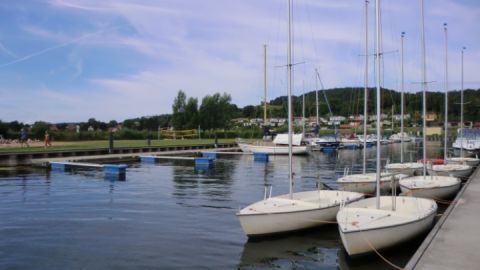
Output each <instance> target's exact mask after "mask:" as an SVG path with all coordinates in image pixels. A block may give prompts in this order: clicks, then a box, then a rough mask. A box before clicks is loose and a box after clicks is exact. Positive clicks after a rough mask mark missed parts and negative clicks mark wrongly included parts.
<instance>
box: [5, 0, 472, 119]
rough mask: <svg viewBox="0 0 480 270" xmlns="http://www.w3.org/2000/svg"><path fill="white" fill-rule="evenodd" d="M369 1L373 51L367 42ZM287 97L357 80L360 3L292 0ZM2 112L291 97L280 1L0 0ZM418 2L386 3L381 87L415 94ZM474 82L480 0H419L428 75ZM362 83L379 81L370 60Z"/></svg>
mask: <svg viewBox="0 0 480 270" xmlns="http://www.w3.org/2000/svg"><path fill="white" fill-rule="evenodd" d="M374 2H375V1H373V0H371V1H370V4H369V7H368V12H369V23H368V31H369V42H368V43H369V45H368V47H369V55H371V54H373V53H374V51H373V47H374V43H373V42H374V35H373V33H374V18H373V15H374ZM293 3H294V62H295V63H298V64H297V65H295V67H294V81H295V83H294V90H293V92H294V94H295V95H301V93H302V92H303V91H312V90H313V89H315V87H316V81H315V77H314V76H315V75H314V74H315V73H314V72H315V71H314V70H315V68H317V69H318V70H319V72H320V75H321V78H322V81H323V83H324V85H325V87H326V88H333V87H348V86H363V85H364V81H363V80H364V79H363V78H364V70H365V69H364V66H365V64H364V61H365V55H364V54H365V53H364V50H365V23H364V21H365V1H363V0H341V1H338V0H294V2H293ZM0 13H1V15H2V16H0V25H2V26H1V27H0V120H2V121H13V120H19V121H22V122H26V123H33V122H35V121H38V120H43V121H48V122H52V123H55V122H75V121H87V120H88V119H89V118H91V117H93V118H96V119H97V120H101V121H109V120H117V121H123V120H124V119H128V118H133V117H140V116H148V115H158V114H163V113H171V111H172V103H173V99H174V98H175V96H176V95H177V92H178V91H179V90H180V89H181V90H183V91H184V92H185V93H186V94H187V96H188V97H196V98H198V99H199V101H200V102H201V99H202V98H203V97H204V96H205V95H208V94H213V93H215V92H220V93H223V92H225V93H228V94H230V95H231V97H232V102H233V103H234V104H237V105H238V106H240V107H242V106H245V105H250V104H259V103H260V102H261V101H262V100H263V70H264V62H263V46H264V44H267V78H268V79H267V85H268V98H269V99H272V98H275V97H278V96H280V95H286V93H287V88H286V78H287V74H286V68H285V65H286V60H287V59H286V53H287V15H288V13H287V1H286V0H242V1H239V0H202V1H199V0H157V1H154V0H102V1H98V0H25V1H17V0H3V1H1V2H0ZM420 23H421V21H420V1H419V0H404V1H382V40H383V51H384V52H385V53H384V57H383V61H384V64H383V70H384V75H383V76H384V77H383V80H384V85H385V87H388V88H392V89H399V88H400V82H401V79H400V66H401V64H400V63H401V61H400V50H399V49H400V33H401V32H402V31H404V32H406V36H405V47H404V48H405V50H404V51H405V52H404V57H405V62H404V65H405V88H406V91H418V90H420V86H419V84H416V82H419V81H421V50H420V45H421V43H420ZM444 23H448V48H449V49H448V63H449V77H448V78H449V87H448V88H449V89H459V88H460V82H461V79H460V78H461V76H460V74H461V73H460V69H461V68H460V67H461V50H462V47H463V46H465V47H466V48H467V49H466V50H465V73H464V74H465V75H464V77H465V80H464V84H465V88H480V78H479V76H478V70H479V68H480V66H479V65H480V27H478V26H479V25H480V2H479V1H477V0H425V28H426V48H427V81H434V82H433V83H431V84H429V86H428V89H429V90H432V91H444V90H445V40H444V29H443V24H444ZM369 67H370V70H369V74H370V76H369V85H373V84H374V77H373V73H374V72H373V69H372V67H373V57H371V56H369Z"/></svg>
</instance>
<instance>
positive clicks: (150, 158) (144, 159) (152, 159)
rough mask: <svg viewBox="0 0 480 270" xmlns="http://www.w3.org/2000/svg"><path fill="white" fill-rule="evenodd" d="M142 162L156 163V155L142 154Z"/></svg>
mask: <svg viewBox="0 0 480 270" xmlns="http://www.w3.org/2000/svg"><path fill="white" fill-rule="evenodd" d="M140 160H141V161H142V162H152V163H154V162H155V161H156V160H157V159H156V158H155V157H154V156H142V157H140Z"/></svg>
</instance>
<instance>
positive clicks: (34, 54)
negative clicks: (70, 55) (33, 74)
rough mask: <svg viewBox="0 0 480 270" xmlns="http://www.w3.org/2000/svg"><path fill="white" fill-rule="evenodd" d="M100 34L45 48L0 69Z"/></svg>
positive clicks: (86, 35) (88, 35)
mask: <svg viewBox="0 0 480 270" xmlns="http://www.w3.org/2000/svg"><path fill="white" fill-rule="evenodd" d="M100 32H101V30H100V31H96V32H93V33H89V34H85V35H83V36H81V37H78V38H76V39H73V40H70V41H68V42H65V43H62V44H59V45H56V46H53V47H49V48H46V49H43V50H41V51H38V52H34V53H31V54H29V55H26V56H24V57H21V58H18V59H15V60H13V61H10V62H8V63H5V64H1V65H0V68H4V67H7V66H11V65H13V64H17V63H20V62H23V61H25V60H28V59H30V58H33V57H35V56H39V55H42V54H44V53H47V52H49V51H53V50H56V49H58V48H62V47H65V46H68V45H71V44H74V43H77V42H79V41H81V40H82V39H85V38H87V37H90V36H93V35H96V34H98V33H100ZM0 46H1V47H3V45H1V43H0Z"/></svg>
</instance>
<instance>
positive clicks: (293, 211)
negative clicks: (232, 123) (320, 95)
mask: <svg viewBox="0 0 480 270" xmlns="http://www.w3.org/2000/svg"><path fill="white" fill-rule="evenodd" d="M291 12H292V11H291V0H288V22H289V23H288V36H289V39H288V65H287V69H288V150H289V152H288V154H289V155H288V157H289V162H288V179H289V193H288V194H285V195H279V196H274V197H271V196H268V197H267V196H266V192H265V196H264V199H263V200H261V201H259V202H256V203H253V204H251V205H249V206H247V207H245V208H243V209H242V210H240V211H239V212H238V213H237V216H238V218H239V220H240V224H241V226H242V228H243V230H244V232H245V234H246V235H247V236H249V237H255V236H262V235H269V234H277V233H285V232H290V231H295V230H301V229H307V228H311V227H315V226H318V225H322V224H324V223H326V222H329V221H333V220H335V216H336V214H337V212H338V209H339V208H340V205H341V204H345V203H350V202H353V201H356V200H359V199H361V198H363V194H360V193H355V192H346V191H334V190H314V191H305V192H295V193H294V192H293V173H292V154H293V153H292V121H291V120H292V108H291V107H292V106H291V104H292V103H291V102H292V49H291V48H292V46H291V42H292V39H291V35H292V28H291V20H292V13H291Z"/></svg>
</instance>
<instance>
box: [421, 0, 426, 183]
mask: <svg viewBox="0 0 480 270" xmlns="http://www.w3.org/2000/svg"><path fill="white" fill-rule="evenodd" d="M420 10H421V14H422V29H421V30H422V31H421V41H422V92H423V105H422V107H423V109H422V116H423V177H426V175H427V134H426V131H427V121H426V119H425V118H426V110H427V100H426V98H427V58H426V56H425V54H426V48H425V13H424V4H423V0H420Z"/></svg>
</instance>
